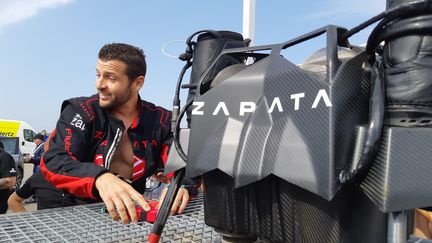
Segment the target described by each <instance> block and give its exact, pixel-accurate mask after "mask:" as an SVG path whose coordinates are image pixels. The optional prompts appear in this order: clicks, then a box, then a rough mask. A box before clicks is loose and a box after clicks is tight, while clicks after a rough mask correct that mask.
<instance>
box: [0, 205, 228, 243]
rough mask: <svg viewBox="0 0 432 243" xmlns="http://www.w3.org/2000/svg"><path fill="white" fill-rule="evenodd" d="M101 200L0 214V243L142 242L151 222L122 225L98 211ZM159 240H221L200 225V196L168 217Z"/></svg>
mask: <svg viewBox="0 0 432 243" xmlns="http://www.w3.org/2000/svg"><path fill="white" fill-rule="evenodd" d="M103 206H104V204H102V203H97V204H89V205H81V206H74V207H66V208H56V209H46V210H39V211H35V212H28V213H19V214H18V213H17V214H4V215H0V242H13V243H16V242H145V241H147V236H148V234H149V232H150V230H151V228H152V224H150V223H147V222H139V223H138V224H127V225H123V224H122V223H120V222H116V221H113V220H112V219H111V218H110V217H109V214H107V213H102V212H101V208H102V207H103ZM160 242H222V237H221V236H220V235H219V234H218V233H216V232H215V231H214V230H213V228H211V227H209V226H207V225H205V224H204V208H203V199H202V197H199V198H196V199H194V200H193V201H191V202H190V203H189V205H188V207H187V209H186V211H185V213H183V214H181V215H175V216H170V217H168V220H167V223H166V225H165V228H164V232H163V234H162V236H161V239H160Z"/></svg>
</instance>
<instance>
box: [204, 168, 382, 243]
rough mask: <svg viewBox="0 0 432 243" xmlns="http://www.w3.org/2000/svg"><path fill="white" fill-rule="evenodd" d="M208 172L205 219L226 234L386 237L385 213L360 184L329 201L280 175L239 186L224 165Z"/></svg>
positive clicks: (276, 238)
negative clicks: (361, 188) (222, 169)
mask: <svg viewBox="0 0 432 243" xmlns="http://www.w3.org/2000/svg"><path fill="white" fill-rule="evenodd" d="M203 178H204V184H205V192H208V193H205V197H204V198H205V200H204V209H205V210H204V212H205V222H206V224H208V225H209V226H212V227H215V228H216V229H217V232H220V233H221V234H224V232H227V233H229V234H245V235H248V234H254V235H256V236H259V238H260V239H261V240H263V241H269V242H296V243H303V242H304V243H314V242H317V243H321V242H326V243H332V242H335V243H336V242H349V243H355V242H384V240H385V238H386V226H387V225H386V215H385V214H384V213H381V212H379V211H378V209H377V208H376V207H375V206H374V204H373V203H372V202H371V201H370V200H369V199H368V198H367V197H366V196H365V195H363V193H362V192H360V190H359V189H358V188H355V187H347V188H344V189H342V190H341V191H340V192H339V193H338V194H337V195H336V196H335V197H334V198H333V199H332V200H331V201H330V202H329V201H327V200H325V199H323V198H321V197H319V196H318V195H315V194H313V193H311V192H308V191H306V190H304V189H301V188H299V187H297V186H295V185H293V184H290V183H288V182H286V181H284V180H282V179H280V178H277V177H275V176H269V177H266V178H264V179H263V180H260V181H259V182H255V183H252V184H249V185H247V186H244V187H240V188H238V189H235V188H234V186H233V179H232V178H231V177H230V176H229V175H227V174H225V173H223V172H221V171H219V170H217V171H213V172H209V173H206V174H205V175H204V176H203ZM353 209H355V210H353ZM365 217H366V218H365ZM371 220H373V221H371ZM360 228H361V230H359V229H360Z"/></svg>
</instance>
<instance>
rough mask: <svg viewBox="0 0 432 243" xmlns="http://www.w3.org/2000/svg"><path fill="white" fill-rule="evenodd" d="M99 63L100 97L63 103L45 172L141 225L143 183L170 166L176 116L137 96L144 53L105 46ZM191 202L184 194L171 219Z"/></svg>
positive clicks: (116, 216) (125, 220) (122, 46)
mask: <svg viewBox="0 0 432 243" xmlns="http://www.w3.org/2000/svg"><path fill="white" fill-rule="evenodd" d="M98 57H99V59H98V62H97V65H96V89H97V91H98V92H97V95H93V96H91V97H79V98H73V99H69V100H66V101H64V102H63V104H62V108H61V115H60V119H59V121H58V122H57V125H56V129H55V130H54V131H53V133H52V134H51V136H50V139H49V141H48V142H47V143H48V144H47V146H46V147H47V148H46V149H47V150H46V152H45V154H44V155H43V157H42V160H41V171H42V173H43V175H44V176H45V178H46V179H47V180H48V181H49V182H51V183H53V184H54V185H55V186H56V187H57V188H59V189H64V190H67V191H69V192H70V193H72V194H73V195H74V196H76V197H79V198H91V199H93V200H98V199H102V200H103V201H104V203H105V204H106V206H107V209H108V212H109V213H110V215H111V216H112V217H113V218H114V219H115V220H118V219H119V218H120V219H121V221H122V222H123V223H128V222H129V221H130V220H132V221H133V222H137V219H138V218H137V215H136V209H135V207H134V203H133V202H134V201H135V202H138V204H139V205H140V206H141V207H143V209H144V210H146V211H148V210H150V207H149V205H148V203H147V202H146V200H145V199H144V197H143V195H142V194H143V192H144V189H145V181H146V178H147V177H148V176H150V175H152V174H155V172H156V171H157V169H159V168H161V167H163V166H164V163H165V161H166V157H167V152H168V148H169V144H170V141H171V138H172V134H171V132H170V119H171V113H170V112H169V111H167V110H165V109H163V108H161V107H157V106H155V105H154V104H152V103H149V102H146V101H144V100H141V98H140V96H139V91H140V89H141V88H142V86H143V85H144V77H145V73H146V62H145V56H144V53H143V51H142V50H141V49H139V48H137V47H134V46H131V45H127V44H108V45H105V46H103V47H102V49H101V50H100V51H99V54H98ZM128 181H129V183H128ZM188 199H189V195H188V192H187V190H185V189H182V190H180V191H179V193H178V195H177V198H176V201H175V203H174V206H173V208H172V211H173V212H177V211H178V212H179V213H181V212H182V211H183V210H184V208H185V207H186V205H187V201H188ZM179 205H181V206H180V207H179ZM115 209H117V212H118V214H117V213H116V211H115ZM129 215H130V218H129Z"/></svg>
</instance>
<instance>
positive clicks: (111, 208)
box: [105, 200, 119, 221]
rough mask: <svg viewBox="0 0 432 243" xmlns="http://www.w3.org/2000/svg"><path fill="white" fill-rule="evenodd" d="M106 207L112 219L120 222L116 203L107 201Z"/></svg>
mask: <svg viewBox="0 0 432 243" xmlns="http://www.w3.org/2000/svg"><path fill="white" fill-rule="evenodd" d="M105 206H106V208H107V210H108V213H109V214H110V216H111V218H112V219H114V220H115V221H117V220H119V219H118V214H117V213H116V211H115V207H114V203H113V202H112V201H111V200H107V201H106V202H105Z"/></svg>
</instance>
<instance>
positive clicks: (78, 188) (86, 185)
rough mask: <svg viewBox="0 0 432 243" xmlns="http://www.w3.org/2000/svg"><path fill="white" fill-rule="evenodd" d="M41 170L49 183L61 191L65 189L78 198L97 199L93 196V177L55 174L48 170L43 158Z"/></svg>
mask: <svg viewBox="0 0 432 243" xmlns="http://www.w3.org/2000/svg"><path fill="white" fill-rule="evenodd" d="M40 170H41V172H42V174H43V176H44V177H45V179H47V180H48V181H49V182H51V183H52V184H54V185H55V187H57V188H59V189H65V190H67V191H69V192H70V193H72V194H73V195H75V196H78V197H85V198H89V197H90V198H92V199H96V197H95V196H94V195H93V184H94V180H95V179H94V178H92V177H84V178H80V177H74V176H67V175H61V174H55V173H53V172H51V171H49V170H48V168H47V167H46V165H45V158H44V157H43V156H42V158H41V162H40Z"/></svg>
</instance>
